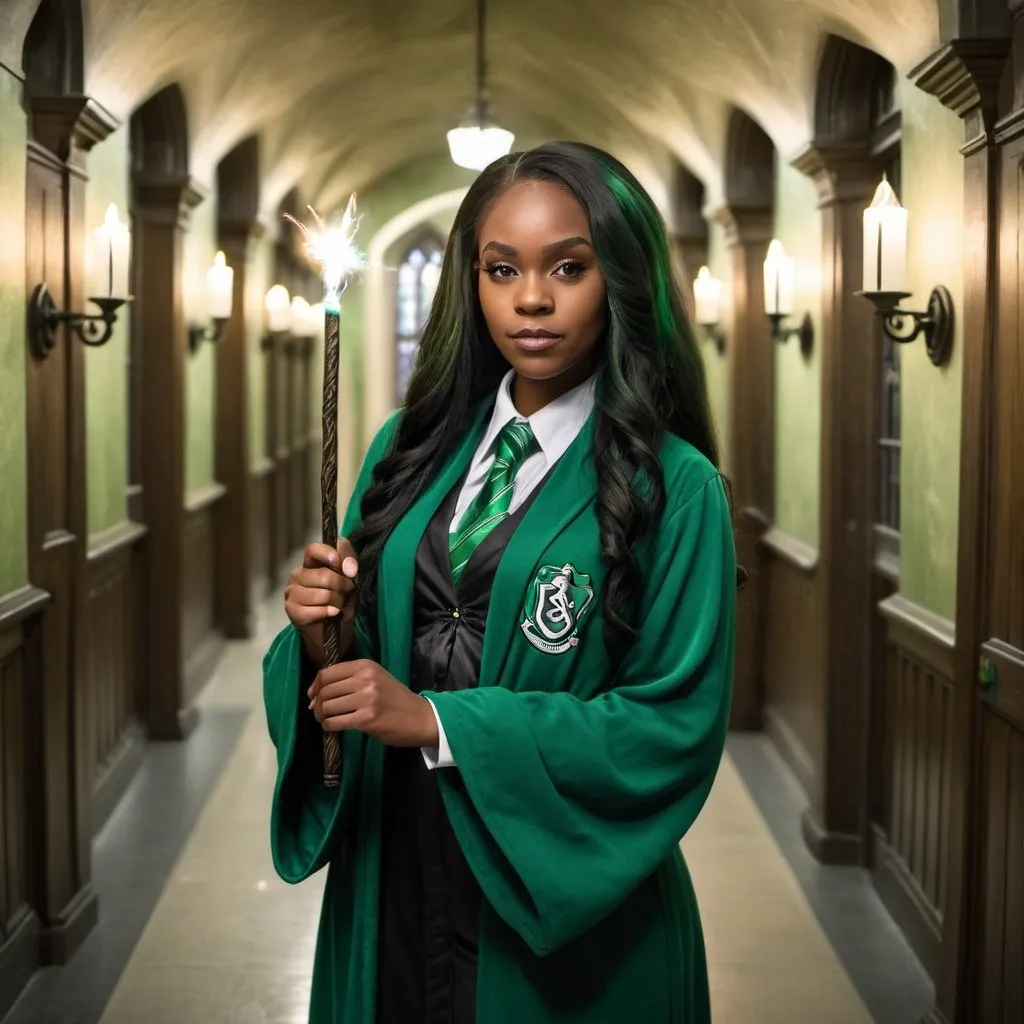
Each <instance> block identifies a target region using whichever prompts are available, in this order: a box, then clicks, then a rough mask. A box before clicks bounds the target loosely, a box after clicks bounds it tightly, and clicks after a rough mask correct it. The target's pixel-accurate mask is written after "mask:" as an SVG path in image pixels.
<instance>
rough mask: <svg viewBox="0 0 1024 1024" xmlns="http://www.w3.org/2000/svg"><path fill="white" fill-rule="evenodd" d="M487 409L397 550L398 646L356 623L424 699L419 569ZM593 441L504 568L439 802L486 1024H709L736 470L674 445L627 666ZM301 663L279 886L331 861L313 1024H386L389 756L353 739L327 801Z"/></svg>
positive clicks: (346, 527) (288, 724)
mask: <svg viewBox="0 0 1024 1024" xmlns="http://www.w3.org/2000/svg"><path fill="white" fill-rule="evenodd" d="M489 408H490V403H486V402H485V403H482V404H481V405H480V407H479V408H478V410H477V412H476V414H475V418H474V420H473V423H472V424H471V428H470V429H468V430H467V431H466V433H465V437H464V440H463V441H462V443H461V444H459V445H458V446H457V447H456V450H455V451H454V452H453V453H452V455H451V456H450V458H449V459H448V461H447V462H446V464H445V465H444V467H443V468H442V469H441V471H440V472H439V473H438V474H437V476H436V478H435V479H434V480H433V481H432V483H431V484H430V485H429V486H428V487H426V488H425V490H424V492H423V493H422V494H421V495H420V497H419V498H418V499H417V501H416V502H415V503H414V504H413V506H412V507H411V508H410V510H409V512H408V513H407V514H406V515H405V516H404V517H403V519H402V521H401V522H400V523H399V524H398V526H397V527H396V528H395V530H394V531H393V533H392V535H391V537H390V538H389V540H388V542H387V544H386V545H385V548H384V552H383V554H382V557H381V562H380V567H379V581H378V584H379V590H378V593H379V600H378V609H377V611H378V615H377V619H378V621H377V636H378V637H379V643H378V644H374V643H373V642H371V639H370V636H371V632H372V631H368V630H367V629H366V628H365V623H359V622H357V626H356V639H355V641H354V645H353V647H354V649H353V651H352V652H351V655H350V656H352V657H368V658H373V659H374V660H377V661H379V663H380V664H381V665H382V666H383V667H384V668H385V669H386V670H387V671H388V672H390V673H391V674H392V675H393V676H395V678H397V679H398V680H399V681H402V682H405V683H406V684H408V681H409V677H410V658H411V647H412V600H413V584H414V572H415V557H416V551H417V548H418V546H419V543H420V540H421V538H422V536H423V533H424V530H425V529H426V527H427V524H428V523H429V521H430V519H431V517H432V516H433V515H434V513H435V512H436V511H437V509H438V507H439V505H440V504H441V502H442V501H443V500H444V498H445V496H446V495H448V494H449V492H450V490H451V488H452V487H453V486H454V484H455V483H456V482H457V481H458V480H459V479H460V478H461V476H462V475H463V474H464V473H465V471H466V469H467V468H468V466H469V463H470V460H471V459H472V456H473V453H474V451H475V449H476V446H477V443H478V441H479V438H480V437H481V435H482V431H483V429H484V425H485V418H486V414H487V412H488V410H489ZM397 415H398V414H397V413H396V414H395V415H394V416H393V417H392V418H391V419H390V420H389V421H388V423H386V424H385V426H384V427H383V428H382V429H381V431H380V432H379V433H378V434H377V436H376V437H375V438H374V441H373V443H372V444H371V445H370V449H369V451H368V452H367V455H366V458H365V460H364V463H363V466H362V469H361V471H360V474H359V478H358V480H357V483H356V487H355V490H354V493H353V495H352V498H351V500H350V503H349V507H348V511H347V514H346V516H345V518H344V522H343V525H342V529H341V532H342V533H343V534H348V533H350V532H351V531H352V529H354V527H355V525H356V524H357V523H358V519H359V502H360V499H361V496H362V493H363V492H364V490H365V488H366V487H367V486H368V485H369V482H370V474H371V470H372V467H373V465H374V464H375V463H376V461H378V460H379V459H380V458H381V457H382V456H383V454H384V452H385V450H386V448H387V445H388V443H389V441H390V438H391V435H392V433H393V430H394V427H395V424H396V421H397ZM593 426H594V417H593V416H592V417H591V419H590V420H589V421H588V423H587V425H586V426H585V427H584V428H583V429H582V430H581V431H580V433H579V435H578V436H577V438H576V440H575V441H574V442H573V443H572V445H571V446H570V447H569V449H568V450H567V451H566V453H565V454H564V455H563V456H562V458H561V459H560V460H559V462H558V463H557V464H556V465H555V466H554V467H553V469H552V470H551V472H550V474H549V476H548V478H547V480H546V481H545V483H544V484H543V487H542V489H541V490H540V491H539V493H538V494H537V496H536V500H534V501H533V502H532V504H531V506H530V508H529V509H528V510H527V512H526V514H525V515H524V516H523V518H522V520H521V521H520V523H519V525H518V528H517V529H516V530H515V532H514V534H513V535H512V537H511V538H510V540H509V542H508V546H507V548H506V549H505V551H504V553H503V555H502V557H501V560H500V563H499V565H498V568H497V572H496V574H495V577H494V582H493V589H492V593H491V600H490V605H489V608H488V612H487V621H486V628H485V634H484V646H483V653H482V660H481V668H480V680H479V685H478V687H477V688H475V689H468V690H460V691H457V692H439V693H427V696H429V697H430V698H431V700H432V701H433V702H434V704H435V707H436V708H437V711H438V715H439V717H440V719H441V722H442V724H443V726H444V729H445V733H446V735H447V737H448V742H449V745H450V747H451V750H452V753H453V755H454V758H455V760H456V763H457V765H458V767H457V768H445V769H439V770H438V784H439V786H440V789H441V794H442V797H443V800H444V805H445V808H446V810H447V814H448V818H449V821H450V824H451V827H452V829H453V831H454V833H455V836H456V838H457V840H458V843H459V845H460V847H461V849H462V852H463V854H464V856H465V858H466V861H467V863H468V864H469V866H470V868H471V870H472V872H473V874H474V876H475V877H476V880H477V882H478V883H479V885H480V887H481V890H482V892H483V896H484V900H483V905H482V907H481V910H480V933H479V959H478V973H477V1024H513V1022H515V1024H518V1022H521V1021H529V1022H530V1024H555V1022H569V1021H572V1022H579V1024H621V1022H622V1021H624V1020H630V1019H632V1020H638V1021H644V1024H661V1022H664V1024H668V1022H673V1024H706V1022H708V1021H710V1007H709V997H708V990H707V968H706V961H705V954H704V945H703V938H702V934H701V928H700V918H699V913H698V908H697V903H696V898H695V895H694V891H693V887H692V884H691V882H690V878H689V874H688V872H687V870H686V866H685V863H684V861H683V858H682V855H681V853H680V851H679V840H680V839H681V838H682V836H683V835H684V834H685V833H686V831H687V830H688V828H689V827H690V825H691V824H692V823H693V821H694V820H695V819H696V817H697V815H698V813H699V812H700V810H701V808H702V806H703V804H704V802H705V800H706V799H707V795H708V793H709V791H710V788H711V784H712V782H713V780H714V776H715V773H716V771H717V768H718V764H719V762H720V760H721V756H722V750H723V747H724V742H725V733H726V728H727V722H728V716H729V705H730V699H731V690H732V670H733V637H734V617H735V616H734V600H735V596H734V595H735V578H736V568H735V552H734V548H733V540H732V527H731V521H730V516H729V508H728V502H727V499H726V496H725V491H724V487H723V484H722V481H721V478H720V477H719V475H718V473H717V471H716V470H715V469H714V467H713V466H711V465H710V463H708V461H707V460H706V459H705V458H704V457H703V456H702V455H700V453H698V452H697V451H696V450H695V449H694V448H693V447H692V446H690V445H688V444H686V443H685V442H683V441H681V440H680V439H679V438H676V437H673V436H666V438H665V439H664V441H663V443H662V446H661V449H660V451H659V458H660V461H661V464H662V466H663V468H664V472H665V487H666V493H667V504H666V510H665V513H664V514H663V516H662V519H661V522H660V523H659V524H658V526H657V529H656V530H655V531H654V532H653V534H652V535H651V536H650V537H649V538H648V539H647V540H646V541H645V542H643V543H642V544H640V545H638V546H637V547H636V549H635V553H636V556H637V559H638V563H639V566H640V569H641V574H642V580H643V584H642V593H641V595H640V598H639V602H638V609H637V613H638V620H637V621H638V623H639V638H638V640H637V641H636V643H635V644H634V645H633V647H632V648H631V650H630V652H629V654H628V655H627V657H626V658H625V659H624V661H623V662H622V663H621V664H620V665H619V666H618V667H617V668H613V666H612V663H611V661H610V659H609V656H608V652H607V650H606V649H605V646H604V642H603V639H602V625H603V622H602V618H603V616H602V608H601V594H602V582H603V578H604V567H603V563H602V558H601V547H600V534H599V529H598V523H597V517H596V513H595V509H594V502H593V498H594V494H595V491H596V485H597V481H596V474H595V470H594V466H593V462H592V459H591V458H590V450H591V445H592V443H593ZM566 609H571V610H570V611H569V612H568V614H569V615H570V618H571V622H570V626H571V629H569V630H568V631H566V629H565V628H564V623H565V615H566V614H567V613H566ZM300 662H301V640H300V637H299V634H298V632H297V631H296V630H295V629H293V628H292V627H290V626H289V627H286V628H285V629H284V630H282V632H281V633H280V634H279V635H278V636H277V638H276V639H275V640H274V643H273V644H272V646H271V648H270V650H269V651H268V652H267V655H266V657H265V659H264V702H265V705H266V711H267V720H268V728H269V731H270V735H271V738H272V741H273V742H274V745H275V747H276V749H277V764H278V775H277V782H276V785H275V790H274V797H273V805H272V809H271V848H272V854H273V859H274V865H275V868H276V870H277V872H278V873H279V875H280V876H281V877H282V878H283V879H285V880H286V881H288V882H299V881H302V880H303V879H305V878H307V877H309V876H310V875H311V874H313V873H314V872H316V871H318V870H320V869H321V868H322V867H324V866H325V865H328V864H329V871H328V877H327V882H326V887H325V893H324V902H323V910H322V914H321V921H320V931H319V936H318V941H317V953H316V960H315V964H314V976H313V992H312V998H311V1006H310V1021H311V1022H313V1024H373V1022H374V1014H375V988H376V961H377V944H378V924H379V922H378V908H379V891H378V886H379V882H380V856H381V852H380V837H381V804H380V795H381V785H382V777H383V763H384V747H383V746H382V745H381V744H380V743H378V742H377V741H374V740H370V739H368V738H367V737H366V736H364V735H362V734H361V733H358V732H354V731H353V732H348V733H344V734H342V735H343V740H342V747H343V750H342V769H341V784H340V785H339V786H338V787H337V788H335V789H330V790H329V789H326V788H325V787H324V786H323V783H322V781H321V778H320V771H321V768H320V741H319V731H318V729H317V728H316V726H315V723H313V724H312V725H311V716H310V713H309V711H308V710H307V707H306V705H307V704H308V700H306V699H304V688H303V687H302V686H301V684H300V674H301V669H300ZM410 1024H412V1022H410Z"/></svg>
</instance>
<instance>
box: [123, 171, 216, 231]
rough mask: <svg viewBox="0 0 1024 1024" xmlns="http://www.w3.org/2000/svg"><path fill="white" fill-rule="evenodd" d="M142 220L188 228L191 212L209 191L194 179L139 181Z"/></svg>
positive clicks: (136, 191)
mask: <svg viewBox="0 0 1024 1024" xmlns="http://www.w3.org/2000/svg"><path fill="white" fill-rule="evenodd" d="M135 194H136V196H137V197H138V200H139V216H140V217H143V218H144V219H146V220H149V221H151V222H153V223H161V224H170V223H173V224H177V225H178V226H179V227H181V228H185V227H187V226H188V221H189V217H190V216H191V213H192V211H193V210H194V209H195V208H196V207H197V206H198V205H199V204H200V203H201V202H202V201H203V200H204V199H205V198H206V196H207V195H208V190H207V188H206V186H205V185H203V184H202V183H201V182H199V181H197V180H196V179H195V178H192V177H186V178H151V179H145V178H139V179H137V180H136V183H135Z"/></svg>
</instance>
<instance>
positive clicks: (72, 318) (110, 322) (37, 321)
mask: <svg viewBox="0 0 1024 1024" xmlns="http://www.w3.org/2000/svg"><path fill="white" fill-rule="evenodd" d="M89 301H90V302H92V303H95V304H96V305H97V306H99V308H100V310H101V312H100V313H99V314H95V313H92V314H90V313H62V312H61V311H60V310H59V309H57V306H56V304H55V303H54V301H53V296H52V295H51V294H50V289H49V287H48V286H47V285H46V283H45V282H44V283H43V284H38V285H36V287H35V290H34V291H33V292H32V298H31V299H30V300H29V307H28V343H29V346H30V348H31V350H32V354H33V355H34V356H35V357H36V358H37V359H45V358H46V357H47V356H48V355H49V354H50V353H51V352H52V351H53V349H54V347H55V346H56V344H57V328H58V327H59V326H60V325H61V324H67V325H68V326H69V327H70V328H71V329H72V330H73V331H74V332H75V334H77V335H78V337H79V338H80V339H81V340H82V342H83V343H84V344H86V345H90V346H92V347H99V346H100V345H105V344H106V343H107V342H108V341H110V336H111V335H112V334H113V333H114V324H115V323H116V321H117V315H116V314H117V311H118V310H119V309H120V308H121V307H122V306H123V305H124V304H125V303H126V302H129V301H131V300H130V299H102V298H100V299H97V298H91V299H89ZM101 324H102V325H103V326H100V325H101Z"/></svg>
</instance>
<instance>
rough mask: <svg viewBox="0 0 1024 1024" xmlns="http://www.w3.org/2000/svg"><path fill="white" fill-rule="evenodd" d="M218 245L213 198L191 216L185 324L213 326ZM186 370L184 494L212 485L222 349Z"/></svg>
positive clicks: (206, 347) (200, 354) (196, 357)
mask: <svg viewBox="0 0 1024 1024" xmlns="http://www.w3.org/2000/svg"><path fill="white" fill-rule="evenodd" d="M216 243H217V202H216V197H215V196H214V195H213V194H210V195H208V196H207V197H206V199H205V200H203V202H202V203H200V204H199V206H198V208H197V209H195V210H193V211H192V220H191V223H190V226H189V230H188V234H187V236H186V239H185V260H184V270H183V279H182V283H183V287H184V302H185V318H186V323H188V322H191V321H194V322H196V323H199V324H205V323H208V322H209V320H208V313H207V300H206V272H207V270H209V269H210V265H211V264H212V263H213V257H214V253H216V251H217V249H216ZM187 360H188V361H187V364H186V367H185V494H186V495H188V494H189V493H191V492H192V491H195V490H197V489H198V488H201V487H205V486H206V485H208V484H210V483H212V482H213V479H214V476H213V459H214V450H215V446H216V404H215V403H216V391H217V382H216V373H217V349H216V346H215V345H214V344H213V343H212V342H208V341H206V342H203V343H202V344H201V345H200V346H199V348H198V350H197V351H196V352H195V353H194V354H189V355H188V356H187Z"/></svg>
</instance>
